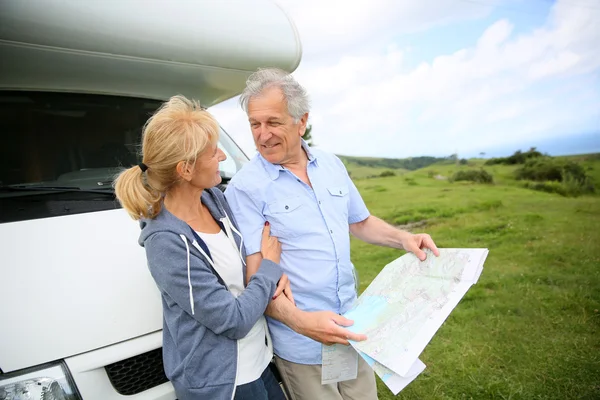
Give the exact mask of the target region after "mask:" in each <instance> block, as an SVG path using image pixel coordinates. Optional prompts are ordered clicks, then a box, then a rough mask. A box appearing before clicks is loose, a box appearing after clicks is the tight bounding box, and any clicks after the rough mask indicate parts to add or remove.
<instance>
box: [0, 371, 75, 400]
mask: <svg viewBox="0 0 600 400" xmlns="http://www.w3.org/2000/svg"><path fill="white" fill-rule="evenodd" d="M0 400H81V397H80V396H79V393H78V392H77V388H76V387H75V384H74V382H73V379H72V378H71V374H70V373H69V370H68V369H67V367H66V366H65V365H64V364H63V363H51V364H45V365H42V366H39V367H33V368H27V369H23V370H20V371H16V372H11V373H8V374H3V375H0Z"/></svg>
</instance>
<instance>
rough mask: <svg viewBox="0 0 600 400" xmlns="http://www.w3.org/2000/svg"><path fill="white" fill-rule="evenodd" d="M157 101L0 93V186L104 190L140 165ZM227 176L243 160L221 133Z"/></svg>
mask: <svg viewBox="0 0 600 400" xmlns="http://www.w3.org/2000/svg"><path fill="white" fill-rule="evenodd" d="M160 104H161V102H160V101H154V100H145V99H136V98H127V97H116V96H104V95H82V94H71V93H40V92H10V93H9V92H0V137H1V143H2V146H0V186H4V187H6V186H14V185H17V186H36V187H37V186H43V187H57V188H64V187H67V188H70V187H72V188H79V189H103V188H106V187H107V186H108V187H110V186H111V183H112V179H113V178H114V176H115V174H116V173H117V172H118V171H119V169H120V168H122V167H130V166H132V165H135V164H137V163H138V162H140V159H139V156H138V152H139V147H138V146H139V143H140V137H141V132H142V128H143V126H144V123H145V122H146V121H147V119H148V118H149V117H150V115H151V114H152V113H153V112H154V111H155V110H156V109H157V108H158V106H159V105H160ZM220 136H221V140H220V143H219V147H221V149H223V151H224V152H225V154H226V155H227V160H225V161H224V162H223V163H222V164H221V165H220V169H221V171H222V174H223V177H224V178H225V179H229V178H231V177H232V176H233V175H234V174H235V173H236V172H237V171H238V170H239V168H241V166H242V165H243V164H244V163H245V162H246V161H247V157H246V156H245V155H244V153H243V152H242V151H241V150H240V149H239V148H238V147H237V145H236V144H235V143H234V142H233V141H232V140H231V138H229V136H228V135H227V134H226V133H225V132H223V131H222V132H221V135H220Z"/></svg>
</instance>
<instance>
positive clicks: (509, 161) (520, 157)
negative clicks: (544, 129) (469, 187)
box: [485, 147, 543, 165]
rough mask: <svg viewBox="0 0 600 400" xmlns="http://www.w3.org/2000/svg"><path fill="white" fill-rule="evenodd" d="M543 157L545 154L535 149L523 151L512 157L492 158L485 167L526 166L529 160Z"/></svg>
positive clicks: (518, 151)
mask: <svg viewBox="0 0 600 400" xmlns="http://www.w3.org/2000/svg"><path fill="white" fill-rule="evenodd" d="M539 157H543V154H542V153H540V152H539V151H537V150H536V149H535V147H532V148H530V149H529V150H528V151H526V152H524V153H523V152H522V151H521V150H517V151H515V153H514V154H513V155H512V156H510V157H499V158H490V159H489V160H487V161H486V162H485V165H495V164H506V165H515V164H524V163H525V162H526V161H527V160H531V159H535V158H539Z"/></svg>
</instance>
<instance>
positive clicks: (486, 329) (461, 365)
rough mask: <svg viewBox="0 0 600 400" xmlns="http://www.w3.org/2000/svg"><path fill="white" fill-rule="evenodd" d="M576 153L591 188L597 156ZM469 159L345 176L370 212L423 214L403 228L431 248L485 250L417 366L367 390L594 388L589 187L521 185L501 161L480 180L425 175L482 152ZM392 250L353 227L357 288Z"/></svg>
mask: <svg viewBox="0 0 600 400" xmlns="http://www.w3.org/2000/svg"><path fill="white" fill-rule="evenodd" d="M580 161H582V162H583V163H584V165H586V167H590V168H591V169H590V170H589V173H590V175H592V176H593V178H594V180H595V183H596V187H597V188H600V159H598V157H596V158H595V159H594V158H593V157H592V158H591V159H588V160H587V161H586V160H580ZM470 164H471V165H469V166H453V165H431V166H429V167H427V168H424V169H420V170H416V171H413V172H406V171H404V172H405V173H404V175H401V176H395V177H387V178H374V179H355V184H356V186H357V187H358V189H359V190H360V192H361V194H362V195H363V198H364V199H365V202H366V203H367V206H368V207H369V209H370V210H371V212H372V213H373V214H374V215H377V216H379V217H381V218H384V219H386V220H387V221H388V222H391V223H395V224H405V223H410V222H419V221H425V222H424V223H425V224H426V225H425V226H424V227H420V228H419V229H417V230H414V232H415V233H417V232H427V233H429V234H431V235H432V237H433V238H434V240H435V241H436V243H437V245H438V246H439V247H459V248H476V247H486V248H488V249H489V250H490V253H489V255H488V258H487V261H486V263H485V266H484V270H483V273H482V275H481V278H480V279H479V282H478V283H477V284H476V285H475V286H473V287H472V288H471V289H470V291H469V292H468V293H467V295H466V296H465V297H464V298H463V300H462V301H461V302H460V304H459V305H458V306H457V308H456V309H455V310H454V311H453V312H452V314H451V315H450V317H449V318H448V319H447V320H446V322H445V323H444V325H443V326H442V327H441V328H440V330H439V331H438V333H437V334H436V335H435V336H434V338H433V340H432V341H431V342H430V343H429V345H428V346H427V347H426V349H425V351H424V352H423V353H422V355H421V359H422V360H423V361H424V362H425V364H427V369H426V370H425V372H424V373H423V374H421V375H420V376H419V377H418V378H417V379H416V380H415V381H414V382H413V383H411V384H410V385H409V386H408V387H407V388H406V389H405V390H403V391H402V392H401V393H400V394H399V395H398V396H397V397H395V396H393V395H392V394H391V392H390V391H389V390H388V389H387V387H385V385H384V384H383V383H382V382H380V381H378V388H379V398H380V399H392V398H399V399H599V398H600V196H599V195H586V196H581V197H577V198H569V197H562V196H560V195H558V194H550V193H543V192H536V191H533V190H530V189H525V188H522V187H520V184H519V183H518V182H517V181H515V180H514V179H512V171H514V169H515V168H514V167H508V166H501V165H495V166H491V167H489V168H488V167H485V168H486V169H487V170H488V171H489V172H491V173H492V174H493V175H494V184H491V185H485V184H470V183H464V182H454V183H451V182H448V181H447V180H438V179H434V178H433V177H430V176H431V175H433V174H440V175H443V176H449V175H451V174H452V173H453V172H454V171H456V170H457V169H460V168H480V167H481V166H482V165H483V161H482V160H475V161H472V162H470ZM430 171H433V172H430ZM402 254H403V252H401V251H399V250H394V249H388V248H382V247H377V246H372V245H368V244H365V243H363V242H360V241H358V240H355V239H354V238H353V239H352V258H353V261H354V264H355V265H356V267H357V270H358V273H359V278H360V287H361V290H364V288H366V287H367V286H368V284H369V283H370V282H371V280H372V279H373V278H374V277H375V276H376V275H377V273H378V272H379V271H380V270H381V268H383V266H385V265H386V264H387V263H389V262H391V261H392V260H394V259H395V258H397V257H399V256H400V255H402Z"/></svg>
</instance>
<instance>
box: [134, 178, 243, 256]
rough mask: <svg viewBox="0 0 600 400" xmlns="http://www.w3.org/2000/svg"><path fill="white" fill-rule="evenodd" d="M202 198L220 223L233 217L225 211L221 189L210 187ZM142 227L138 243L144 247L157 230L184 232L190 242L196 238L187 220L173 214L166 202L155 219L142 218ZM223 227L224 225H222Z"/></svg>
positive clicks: (178, 233)
mask: <svg viewBox="0 0 600 400" xmlns="http://www.w3.org/2000/svg"><path fill="white" fill-rule="evenodd" d="M219 194H220V196H219ZM200 199H201V201H202V204H204V205H205V206H206V207H207V208H208V211H210V214H211V215H212V216H213V218H214V219H215V220H216V221H217V222H219V223H220V225H222V224H223V222H222V221H223V220H224V219H225V218H226V217H227V218H231V216H230V215H228V214H227V212H226V211H225V206H224V203H225V196H223V194H222V193H221V191H220V190H219V189H217V188H210V189H206V190H204V191H203V192H202V196H201V198H200ZM229 214H231V212H229ZM140 228H141V230H142V231H141V232H140V237H139V240H138V243H139V245H140V246H142V247H145V242H146V240H147V239H148V238H149V237H150V236H152V235H153V234H155V233H157V232H171V233H175V234H176V235H177V236H179V235H182V234H183V235H185V236H186V238H187V239H188V240H189V241H190V242H193V241H194V240H195V239H196V238H195V236H194V232H193V230H192V228H191V227H190V226H189V225H188V224H187V223H186V222H185V221H182V220H180V219H179V218H177V217H176V216H175V215H173V214H171V212H170V211H169V210H167V208H166V207H165V206H164V204H163V205H162V207H161V209H160V212H159V213H158V215H157V216H156V217H154V218H153V219H146V218H144V219H142V220H141V221H140ZM221 228H222V229H223V228H224V227H223V226H221ZM224 230H225V229H224ZM226 233H227V232H226Z"/></svg>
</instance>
